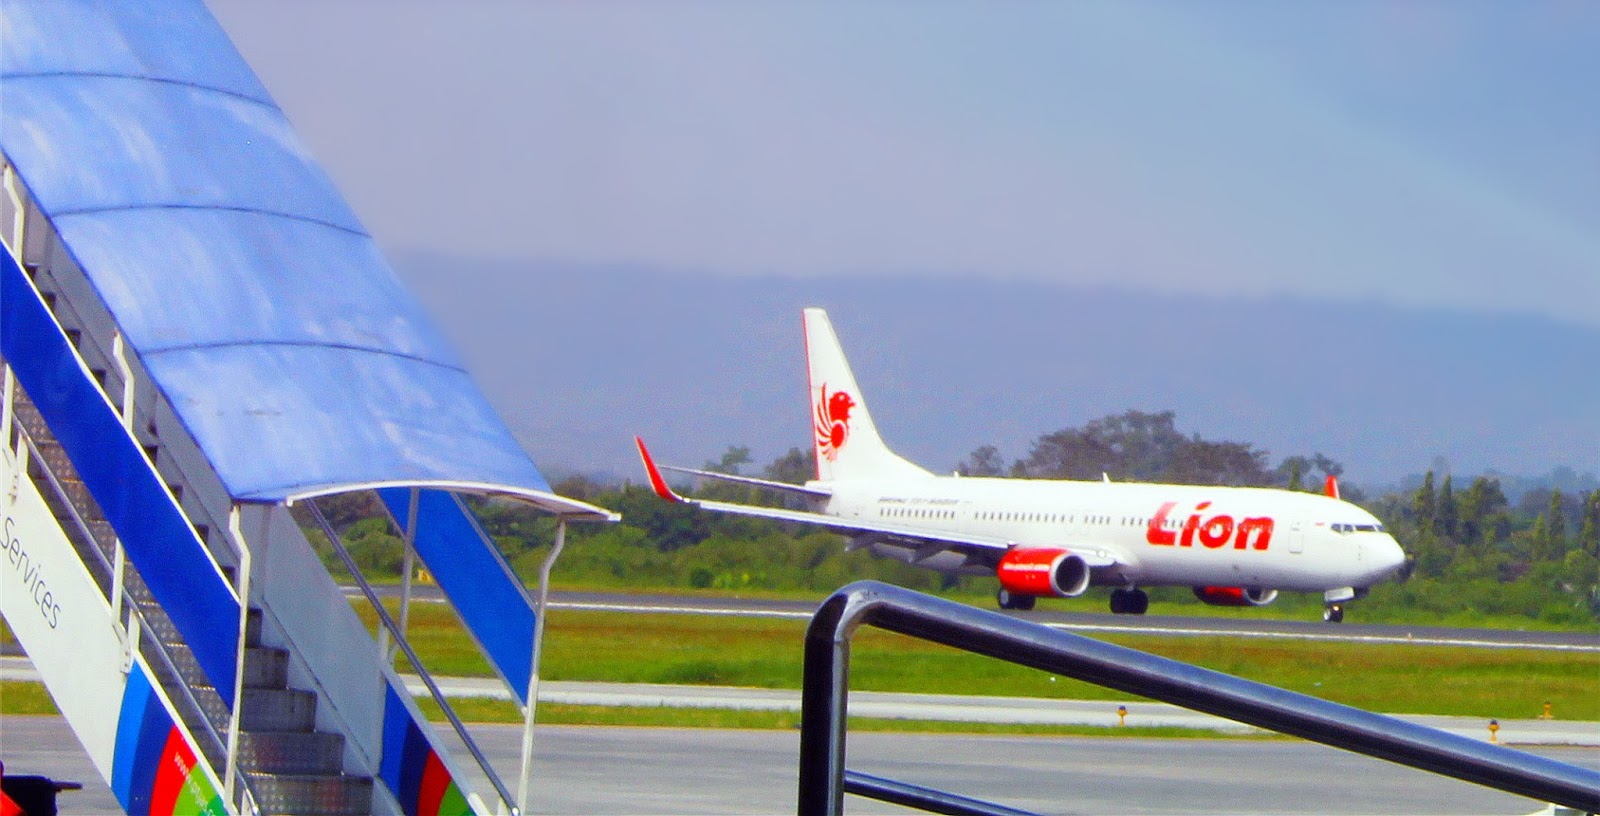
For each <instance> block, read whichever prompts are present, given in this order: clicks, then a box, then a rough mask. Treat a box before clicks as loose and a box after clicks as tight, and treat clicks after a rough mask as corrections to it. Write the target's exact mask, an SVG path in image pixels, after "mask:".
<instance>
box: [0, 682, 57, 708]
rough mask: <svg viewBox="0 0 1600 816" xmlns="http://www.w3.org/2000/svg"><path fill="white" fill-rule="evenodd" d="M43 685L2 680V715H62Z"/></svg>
mask: <svg viewBox="0 0 1600 816" xmlns="http://www.w3.org/2000/svg"><path fill="white" fill-rule="evenodd" d="M60 713H61V712H60V711H58V710H56V704H55V701H53V700H51V699H50V692H48V691H46V690H45V687H44V684H43V683H34V682H32V681H28V680H0V714H60Z"/></svg>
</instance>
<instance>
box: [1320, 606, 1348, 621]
mask: <svg viewBox="0 0 1600 816" xmlns="http://www.w3.org/2000/svg"><path fill="white" fill-rule="evenodd" d="M1322 619H1323V620H1325V621H1327V622H1328V623H1340V622H1342V621H1343V620H1344V604H1328V605H1327V606H1325V607H1323V608H1322Z"/></svg>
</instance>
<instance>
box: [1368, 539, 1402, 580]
mask: <svg viewBox="0 0 1600 816" xmlns="http://www.w3.org/2000/svg"><path fill="white" fill-rule="evenodd" d="M1363 546H1364V547H1365V548H1366V552H1365V553H1364V555H1365V556H1366V558H1364V559H1363V560H1364V561H1366V562H1367V564H1368V565H1370V566H1371V567H1372V571H1373V576H1374V578H1373V580H1374V581H1381V580H1383V579H1385V578H1388V577H1389V576H1391V575H1394V574H1395V573H1398V572H1399V571H1400V568H1401V567H1404V566H1405V564H1406V551H1405V550H1403V549H1401V548H1400V542H1398V541H1395V540H1394V536H1387V535H1386V536H1384V537H1383V539H1382V540H1381V541H1371V540H1369V541H1366V542H1363Z"/></svg>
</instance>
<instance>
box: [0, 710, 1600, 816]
mask: <svg viewBox="0 0 1600 816" xmlns="http://www.w3.org/2000/svg"><path fill="white" fill-rule="evenodd" d="M473 733H474V736H475V738H476V739H478V740H479V743H480V745H482V746H483V748H484V750H485V752H486V753H487V754H488V756H489V757H490V761H491V762H493V763H494V764H495V766H496V767H497V768H499V769H500V771H501V773H502V774H505V775H509V777H510V778H509V779H508V787H510V788H511V789H512V790H513V791H515V789H516V782H515V773H516V767H517V756H518V746H519V739H520V729H519V728H518V727H516V726H497V725H490V726H475V727H474V728H473ZM536 735H537V741H536V744H535V747H534V758H535V761H534V768H533V780H534V784H533V787H532V795H531V801H530V803H529V804H530V808H529V810H530V812H533V813H553V814H630V813H639V814H765V813H774V814H776V813H792V812H794V808H795V797H796V788H797V783H796V770H797V767H798V762H799V745H800V743H799V734H798V733H797V732H794V731H745V730H715V729H683V728H597V727H583V726H541V727H540V728H539V729H538V730H537V732H536ZM848 752H849V759H848V764H849V767H850V768H852V769H854V770H858V771H862V772H865V773H871V774H876V775H879V776H885V777H888V778H891V779H896V780H901V781H906V782H913V783H917V784H921V785H927V786H931V787H936V788H940V789H943V790H947V791H951V792H954V793H960V794H964V795H967V796H973V797H977V798H980V799H986V800H989V801H992V802H997V803H999V804H1004V805H1008V806H1011V807H1015V808H1021V809H1024V810H1032V811H1035V812H1038V813H1052V814H1053V813H1060V814H1099V813H1111V814H1133V813H1147V814H1192V813H1239V814H1302V813H1304V814H1321V813H1326V814H1504V815H1507V816H1509V815H1512V814H1529V813H1534V812H1536V811H1538V810H1540V809H1541V808H1543V807H1544V805H1543V803H1540V802H1535V801H1532V800H1530V799H1526V798H1524V797H1520V796H1513V795H1510V794H1505V793H1501V792H1499V791H1495V790H1491V789H1488V788H1483V787H1480V786H1478V785H1473V784H1471V783H1467V782H1461V781H1458V780H1455V779H1450V778H1447V777H1442V776H1438V775H1436V774H1430V773H1425V772H1422V771H1416V770H1413V769H1410V768H1405V767H1402V766H1399V765H1394V764H1392V763H1388V762H1383V761H1380V760H1375V759H1371V758H1368V757H1363V756H1360V755H1357V754H1352V753H1348V752H1345V751H1340V750H1337V749H1333V748H1327V747H1325V746H1321V745H1316V744H1314V743H1308V742H1303V741H1300V740H1205V739H1186V740H1168V739H1155V740H1152V739H1138V738H1094V737H1011V736H967V735H955V734H886V733H855V734H851V735H850V737H849V742H848ZM1534 752H1535V753H1539V754H1542V755H1545V756H1549V757H1551V758H1553V759H1557V760H1560V761H1562V762H1568V763H1572V764H1575V765H1580V766H1583V767H1587V768H1591V769H1600V749H1594V748H1551V747H1541V748H1536V749H1534ZM0 754H3V755H4V756H5V759H6V768H7V770H8V771H10V772H12V773H18V774H24V773H37V774H43V775H46V776H50V777H52V778H55V779H69V780H73V781H78V782H82V783H83V784H84V789H83V790H82V791H78V792H73V793H65V794H62V797H61V799H60V805H61V812H62V813H65V814H85V816H89V815H90V814H104V813H119V812H120V810H119V809H118V808H117V804H116V801H115V799H114V798H113V797H112V795H111V792H110V790H109V789H108V788H107V787H106V785H105V783H104V782H102V781H101V780H100V778H99V777H98V775H97V774H96V773H95V771H94V769H93V766H92V765H90V764H89V760H88V757H87V756H86V755H84V753H83V751H82V749H81V748H79V747H78V744H77V740H76V738H75V737H74V736H73V735H72V732H71V730H70V729H69V728H68V727H67V724H66V722H65V721H64V720H62V719H61V718H59V717H24V716H9V717H6V718H5V719H4V720H3V721H0ZM456 755H457V756H458V757H462V758H464V757H465V755H464V754H463V753H457V754H456ZM462 773H463V776H465V777H466V778H467V779H469V780H471V779H473V777H474V774H473V773H467V772H466V769H464V768H463V769H462ZM476 787H479V789H484V788H483V787H482V786H481V785H479V786H476ZM845 807H846V810H847V811H849V812H851V813H868V814H872V813H905V812H907V811H905V810H903V809H901V808H898V807H895V806H891V805H887V804H883V803H880V802H875V801H871V800H867V799H862V798H860V797H855V796H849V797H846V801H845Z"/></svg>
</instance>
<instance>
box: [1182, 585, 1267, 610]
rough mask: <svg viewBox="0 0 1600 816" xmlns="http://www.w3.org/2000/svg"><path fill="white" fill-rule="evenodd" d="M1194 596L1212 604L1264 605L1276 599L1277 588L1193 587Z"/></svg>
mask: <svg viewBox="0 0 1600 816" xmlns="http://www.w3.org/2000/svg"><path fill="white" fill-rule="evenodd" d="M1194 596H1195V597H1196V598H1199V599H1200V600H1202V601H1205V602H1206V603H1208V604H1211V605H1212V606H1266V605H1267V604H1269V603H1272V602H1273V601H1275V600H1277V599H1278V590H1276V589H1262V588H1261V587H1212V586H1208V587H1195V588H1194Z"/></svg>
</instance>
